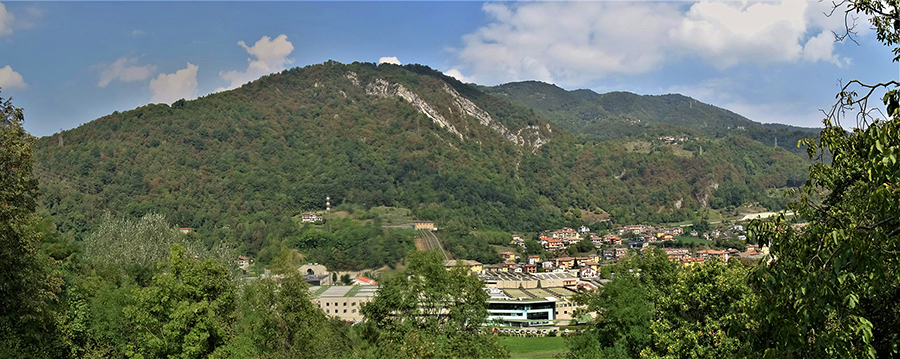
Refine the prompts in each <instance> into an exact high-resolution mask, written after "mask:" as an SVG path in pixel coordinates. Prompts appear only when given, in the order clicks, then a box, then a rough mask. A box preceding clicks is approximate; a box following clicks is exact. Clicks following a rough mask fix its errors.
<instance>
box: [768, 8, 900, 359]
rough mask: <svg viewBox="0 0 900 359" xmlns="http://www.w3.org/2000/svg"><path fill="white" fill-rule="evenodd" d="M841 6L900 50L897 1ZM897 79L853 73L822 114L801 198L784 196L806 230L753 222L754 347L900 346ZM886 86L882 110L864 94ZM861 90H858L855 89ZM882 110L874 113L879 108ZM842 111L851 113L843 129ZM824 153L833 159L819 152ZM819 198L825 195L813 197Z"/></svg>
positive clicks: (859, 351) (893, 350)
mask: <svg viewBox="0 0 900 359" xmlns="http://www.w3.org/2000/svg"><path fill="white" fill-rule="evenodd" d="M839 5H846V6H847V8H846V11H845V12H844V15H845V18H846V19H848V21H850V22H849V24H850V25H849V26H848V27H847V32H846V33H845V34H844V35H843V36H845V37H846V36H850V37H851V38H852V36H853V35H854V32H853V29H854V26H855V23H853V22H852V21H853V20H854V19H855V18H856V17H857V16H858V15H864V16H865V17H868V18H869V19H870V21H871V24H872V25H873V27H874V29H875V30H876V33H877V36H878V39H879V40H880V41H881V42H882V43H884V44H885V45H887V46H893V52H894V54H895V55H897V56H895V57H894V59H893V60H894V61H895V62H896V61H898V59H900V47H898V43H900V33H898V30H900V12H898V11H897V10H896V9H897V8H898V5H900V4H898V2H897V1H896V0H889V1H872V0H852V1H844V2H841V3H840V4H839ZM898 86H900V83H898V82H897V81H890V82H886V83H879V84H874V85H870V84H864V83H862V82H860V81H857V80H853V81H850V82H849V83H847V84H846V85H845V86H844V87H843V88H842V90H841V92H840V93H839V94H838V96H837V97H838V101H837V103H836V104H835V105H834V106H833V107H832V109H831V110H830V111H829V112H827V113H826V118H825V120H824V124H825V128H824V129H823V130H822V132H821V139H820V141H818V142H817V141H813V140H806V141H804V144H805V145H807V146H808V153H809V155H810V157H812V158H816V159H817V160H818V162H817V163H814V164H813V165H812V166H811V168H810V173H809V180H808V181H807V182H806V184H805V185H804V186H803V188H802V192H801V193H800V199H799V200H798V201H797V202H796V203H794V204H792V205H790V207H789V208H790V209H792V210H793V211H794V212H795V213H796V215H797V217H798V218H800V219H801V220H803V221H807V222H808V225H806V226H805V227H803V228H802V229H796V228H795V227H793V226H791V225H790V224H791V223H789V222H788V221H787V220H785V219H784V218H783V217H778V218H775V219H774V220H772V221H767V222H756V223H754V224H753V225H752V226H751V233H752V235H753V236H755V237H756V240H757V241H758V242H759V243H770V244H771V245H770V253H771V254H772V257H771V258H772V259H771V261H769V262H768V263H767V264H766V265H762V266H760V267H759V269H758V270H757V271H756V273H755V275H754V276H753V277H752V278H751V279H752V284H753V287H754V289H755V290H756V291H758V292H759V296H760V301H759V303H758V308H759V311H758V313H759V314H760V316H759V317H758V318H757V320H758V321H759V324H760V326H759V329H758V332H757V333H756V335H755V341H754V343H753V344H754V346H755V348H756V350H757V351H758V352H762V353H764V355H765V356H767V357H787V356H792V357H870V358H875V357H891V356H897V355H898V353H900V309H898V307H897V305H896V303H897V301H898V300H900V256H898V255H897V254H898V253H900V187H898V183H900V164H898V163H897V159H898V156H900V112H898V108H900V106H898V104H900V93H898ZM878 90H885V91H886V93H885V95H884V97H883V98H882V100H883V102H884V104H885V105H886V111H885V112H882V111H873V109H874V108H873V107H872V108H870V105H869V102H868V100H869V98H870V97H871V96H872V95H873V94H874V93H875V92H876V91H878ZM857 91H860V92H859V93H857ZM879 114H880V116H883V118H876V117H875V116H879ZM842 119H851V120H855V122H856V123H855V128H853V129H852V130H849V131H848V130H846V129H844V128H843V127H842V125H841V120H842ZM826 152H827V153H830V154H831V158H832V161H831V163H828V162H826V161H825V160H823V158H824V157H823V156H822V155H823V153H826ZM819 197H821V198H822V199H821V200H817V199H816V198H819Z"/></svg>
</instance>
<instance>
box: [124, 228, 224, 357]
mask: <svg viewBox="0 0 900 359" xmlns="http://www.w3.org/2000/svg"><path fill="white" fill-rule="evenodd" d="M159 267H160V271H161V273H158V274H156V275H154V276H153V283H152V284H151V285H150V286H148V287H145V288H137V289H135V290H134V291H133V294H132V295H133V296H134V304H132V305H129V306H128V307H126V308H125V316H126V318H127V320H128V323H129V324H130V325H131V326H132V327H133V328H134V329H135V330H136V333H137V336H136V340H135V341H136V343H135V346H136V348H135V354H137V355H139V356H143V357H147V358H163V357H169V358H205V357H207V356H209V355H211V354H213V353H215V352H217V351H220V352H221V351H223V350H224V349H223V348H224V346H225V344H226V343H227V342H228V341H229V340H230V339H231V332H232V330H231V325H232V323H233V322H234V315H235V310H236V287H235V283H234V282H233V281H232V280H231V275H230V273H229V270H228V268H227V267H226V265H225V263H222V262H221V261H217V260H215V259H206V260H203V261H200V260H198V259H195V258H192V257H191V256H189V255H188V252H187V250H185V248H184V247H183V246H182V245H180V244H175V245H173V246H172V250H171V253H170V254H169V258H168V260H167V261H166V262H162V263H160V266H159Z"/></svg>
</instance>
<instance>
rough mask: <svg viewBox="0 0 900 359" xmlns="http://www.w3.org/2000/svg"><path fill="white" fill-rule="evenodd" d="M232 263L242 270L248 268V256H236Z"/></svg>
mask: <svg viewBox="0 0 900 359" xmlns="http://www.w3.org/2000/svg"><path fill="white" fill-rule="evenodd" d="M234 263H236V264H237V266H238V267H239V268H241V269H243V270H247V269H248V268H250V258H247V257H244V256H240V257H237V259H235V260H234Z"/></svg>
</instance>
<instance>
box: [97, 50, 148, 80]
mask: <svg viewBox="0 0 900 359" xmlns="http://www.w3.org/2000/svg"><path fill="white" fill-rule="evenodd" d="M137 63H138V59H137V58H127V57H122V58H120V59H118V60H116V62H113V63H111V64H101V65H98V66H97V68H98V69H99V70H100V81H99V82H97V86H100V87H106V85H109V83H110V82H112V81H113V80H119V81H122V82H132V81H141V80H146V79H147V78H148V77H150V74H151V73H152V72H153V71H156V66H153V65H144V66H138V65H137Z"/></svg>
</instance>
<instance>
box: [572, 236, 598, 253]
mask: <svg viewBox="0 0 900 359" xmlns="http://www.w3.org/2000/svg"><path fill="white" fill-rule="evenodd" d="M572 249H573V250H574V253H586V252H591V251H593V250H594V242H592V241H591V240H590V238H589V237H586V238H584V239H582V240H580V241H578V243H575V245H574V246H572ZM574 253H573V254H574Z"/></svg>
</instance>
